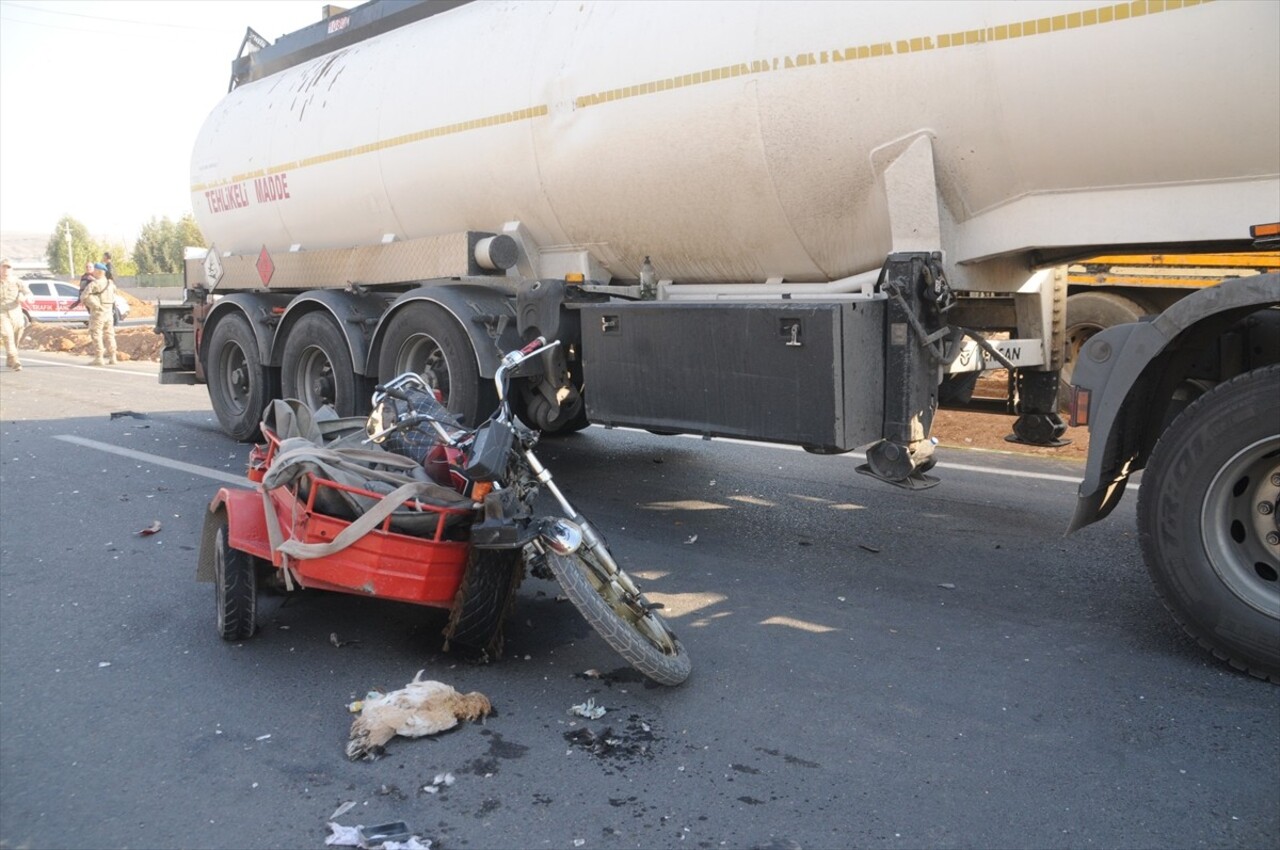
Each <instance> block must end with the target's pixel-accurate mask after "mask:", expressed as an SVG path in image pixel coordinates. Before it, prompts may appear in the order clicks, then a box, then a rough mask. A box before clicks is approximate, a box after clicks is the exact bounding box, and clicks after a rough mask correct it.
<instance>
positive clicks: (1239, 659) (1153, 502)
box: [1138, 365, 1280, 683]
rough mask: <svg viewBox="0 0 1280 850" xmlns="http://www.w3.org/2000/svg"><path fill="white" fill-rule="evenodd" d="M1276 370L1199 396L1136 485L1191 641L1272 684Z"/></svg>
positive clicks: (1154, 555) (1279, 498)
mask: <svg viewBox="0 0 1280 850" xmlns="http://www.w3.org/2000/svg"><path fill="white" fill-rule="evenodd" d="M1277 517H1280V365H1273V366H1267V367H1265V368H1262V369H1257V370H1254V371H1252V372H1246V373H1245V374H1243V375H1240V376H1238V377H1236V378H1233V379H1232V380H1230V381H1227V382H1226V383H1222V384H1219V385H1218V386H1216V387H1214V388H1213V389H1212V390H1210V391H1209V392H1207V393H1205V394H1204V395H1203V396H1201V397H1200V398H1199V399H1197V400H1196V401H1194V402H1192V404H1191V405H1189V406H1188V407H1187V409H1186V410H1185V411H1183V413H1182V415H1180V416H1179V417H1178V418H1177V419H1175V420H1174V421H1173V424H1171V425H1170V426H1169V428H1168V430H1167V431H1165V432H1164V434H1163V435H1161V437H1160V441H1159V442H1158V443H1157V444H1156V447H1155V450H1154V451H1153V452H1152V453H1151V459H1150V461H1148V463H1147V469H1146V472H1145V473H1144V474H1143V481H1142V488H1141V490H1139V492H1138V535H1139V539H1140V540H1141V542H1142V554H1143V558H1144V559H1145V560H1146V562H1147V569H1148V571H1149V572H1150V573H1151V577H1152V579H1153V581H1154V582H1155V586H1156V591H1157V592H1158V593H1159V594H1160V596H1161V598H1162V599H1163V600H1164V603H1165V605H1166V606H1167V607H1168V608H1169V610H1170V611H1171V612H1172V613H1173V617H1174V619H1175V620H1177V621H1178V623H1179V625H1181V626H1182V627H1183V629H1185V630H1186V631H1187V632H1188V633H1189V634H1190V635H1191V636H1192V637H1194V638H1195V639H1196V640H1197V641H1198V642H1199V643H1200V645H1201V646H1204V647H1205V648H1207V649H1209V650H1210V651H1211V652H1212V653H1213V654H1214V655H1216V656H1217V657H1219V658H1222V659H1225V660H1227V661H1229V662H1230V663H1231V665H1232V666H1233V667H1237V668H1239V669H1241V670H1246V671H1248V672H1249V673H1251V674H1253V675H1254V676H1258V677H1259V678H1265V679H1270V680H1271V681H1273V682H1277V683H1280V574H1278V573H1280V523H1278V520H1277Z"/></svg>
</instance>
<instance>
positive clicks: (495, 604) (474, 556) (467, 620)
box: [444, 549, 524, 661]
mask: <svg viewBox="0 0 1280 850" xmlns="http://www.w3.org/2000/svg"><path fill="white" fill-rule="evenodd" d="M523 577H524V565H523V556H522V553H521V552H520V550H518V549H472V550H471V557H470V559H469V561H468V563H467V571H466V572H465V573H464V574H463V576H462V585H461V586H460V587H459V588H458V595H457V596H456V597H455V598H454V602H453V610H452V611H451V612H450V615H449V623H448V625H447V626H445V629H444V636H445V646H444V648H445V649H446V650H448V649H450V648H454V647H456V648H460V649H462V650H463V652H465V653H468V654H472V655H476V656H479V657H481V658H483V659H484V660H487V661H497V660H498V659H499V658H501V657H502V643H503V636H502V626H503V623H505V622H506V618H507V614H508V613H509V612H510V610H511V606H512V604H513V603H514V602H515V598H516V588H518V587H519V586H520V580H521V579H522V578H523Z"/></svg>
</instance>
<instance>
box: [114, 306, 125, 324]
mask: <svg viewBox="0 0 1280 850" xmlns="http://www.w3.org/2000/svg"><path fill="white" fill-rule="evenodd" d="M123 321H124V317H123V316H121V315H120V308H119V307H112V308H111V324H113V325H115V326H117V327H119V325H120V323H121V322H123Z"/></svg>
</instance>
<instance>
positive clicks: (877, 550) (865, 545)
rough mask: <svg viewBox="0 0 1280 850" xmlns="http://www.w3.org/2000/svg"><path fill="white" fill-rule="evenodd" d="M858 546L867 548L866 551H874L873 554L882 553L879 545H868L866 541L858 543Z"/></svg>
mask: <svg viewBox="0 0 1280 850" xmlns="http://www.w3.org/2000/svg"><path fill="white" fill-rule="evenodd" d="M858 548H859V549H865V550H866V551H868V552H870V553H872V554H873V555H879V554H880V549H879V548H877V547H875V546H868V545H867V544H865V543H859V544H858Z"/></svg>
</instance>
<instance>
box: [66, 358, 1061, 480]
mask: <svg viewBox="0 0 1280 850" xmlns="http://www.w3.org/2000/svg"><path fill="white" fill-rule="evenodd" d="M84 368H86V369H92V368H97V367H93V366H86V367H84ZM593 427H600V426H593ZM606 430H613V431H635V432H636V433H640V434H645V433H648V432H647V431H643V430H641V429H638V428H612V429H606ZM678 436H681V437H685V438H687V439H691V440H702V438H701V437H699V436H698V435H696V434H680V435H678ZM54 439H57V440H62V441H63V442H67V443H74V444H76V445H79V446H84V447H86V448H90V449H98V450H99V451H104V452H110V453H111V454H116V455H120V456H122V457H128V458H133V459H134V460H141V461H145V462H148V463H153V464H155V465H157V466H167V467H169V468H170V469H177V470H180V471H182V472H189V473H191V474H192V475H200V476H203V477H205V478H212V479H213V480H215V481H223V482H226V483H228V484H240V485H244V484H245V483H246V482H247V479H246V478H245V477H244V476H243V475H232V474H230V473H228V472H220V471H218V470H216V469H208V468H207V467H203V466H196V465H195V464H193V463H184V462H183V461H180V460H170V459H169V458H167V457H161V456H160V455H153V454H147V453H146V452H139V451H134V450H133V449H124V448H120V447H119V446H113V445H111V444H110V443H100V442H98V441H97V440H86V439H85V438H84V437H75V436H72V435H70V434H60V435H58V436H56V437H55V438H54ZM713 440H714V441H715V442H720V443H733V444H735V445H740V446H751V447H753V448H768V449H782V450H784V451H790V452H800V451H804V449H802V448H800V447H799V446H788V445H785V444H782V443H755V442H751V441H749V440H738V439H734V438H732V437H715V438H713ZM831 457H833V458H840V459H841V460H845V461H849V460H856V461H862V460H866V455H864V454H862V453H861V452H849V453H847V454H842V455H831ZM934 470H935V471H939V472H948V471H958V472H976V473H978V474H980V475H998V476H1002V477H1005V478H1029V479H1032V480H1035V481H1057V482H1062V483H1065V484H1079V483H1080V479H1081V478H1083V477H1084V470H1083V469H1082V470H1081V474H1080V475H1079V476H1072V475H1052V474H1050V473H1047V472H1023V471H1021V470H1017V469H995V468H992V467H988V466H972V465H970V464H967V463H947V462H943V461H940V462H939V463H938V465H937V466H935V467H934Z"/></svg>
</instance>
